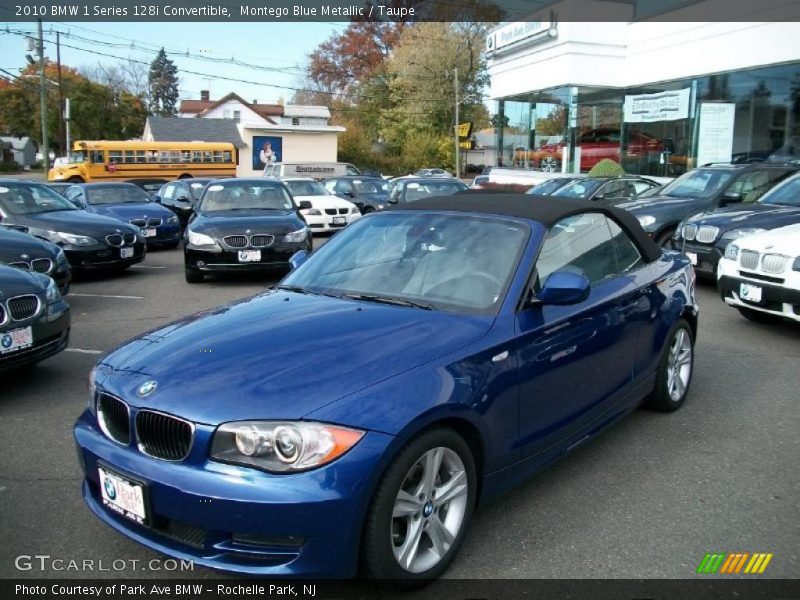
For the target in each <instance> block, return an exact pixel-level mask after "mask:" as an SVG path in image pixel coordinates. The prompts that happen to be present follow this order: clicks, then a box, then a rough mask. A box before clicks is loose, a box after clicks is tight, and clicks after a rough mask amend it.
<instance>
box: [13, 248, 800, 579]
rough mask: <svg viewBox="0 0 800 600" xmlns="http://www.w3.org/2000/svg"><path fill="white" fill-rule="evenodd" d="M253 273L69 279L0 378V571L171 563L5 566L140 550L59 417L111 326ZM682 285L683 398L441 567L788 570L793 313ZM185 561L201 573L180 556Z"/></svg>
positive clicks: (614, 439) (564, 475)
mask: <svg viewBox="0 0 800 600" xmlns="http://www.w3.org/2000/svg"><path fill="white" fill-rule="evenodd" d="M267 283H268V282H266V281H263V280H257V279H240V278H237V279H225V280H215V281H208V282H206V283H205V284H202V285H188V284H186V283H185V282H184V278H183V260H182V254H181V252H180V251H179V250H174V251H154V252H151V253H149V254H148V257H147V259H146V261H145V262H144V263H143V264H142V265H139V266H136V267H134V268H131V269H130V270H129V271H128V272H127V273H125V274H124V275H122V276H118V277H114V278H110V279H91V280H84V281H78V282H76V283H74V285H73V288H72V293H71V294H70V296H69V297H68V298H69V301H70V304H71V305H72V311H73V313H72V318H73V329H72V338H71V344H70V349H69V350H68V351H66V352H64V353H62V354H60V355H58V356H56V357H54V358H51V359H49V360H47V361H45V362H43V363H41V364H40V365H38V366H36V367H34V368H31V369H26V370H20V371H14V372H10V373H5V374H3V377H2V387H0V456H2V462H0V540H2V543H0V577H33V578H40V577H63V576H67V577H92V576H100V577H103V576H113V577H119V576H130V577H134V576H136V577H141V576H145V577H147V576H150V577H162V576H163V577H169V576H175V577H180V576H184V577H185V576H186V575H187V574H186V573H164V572H135V571H130V572H122V573H119V572H82V571H77V572H76V571H54V570H44V571H41V570H39V569H38V568H34V569H32V570H29V571H19V570H17V569H16V568H15V558H16V557H17V556H19V555H36V554H40V555H50V556H51V557H54V558H56V557H58V558H62V559H65V560H76V561H83V560H86V559H89V560H92V559H93V560H95V561H98V560H104V561H112V560H114V559H126V560H134V559H136V560H139V561H142V562H146V561H148V560H150V559H152V558H156V557H157V555H156V554H154V553H152V552H151V551H149V550H147V549H145V548H143V547H140V546H139V545H137V544H136V543H134V542H132V541H129V540H128V539H126V538H124V537H122V536H121V535H119V534H117V533H115V532H113V531H112V530H110V529H109V528H107V527H106V526H105V525H103V524H102V523H101V522H100V521H98V520H97V519H96V518H94V517H93V516H91V515H90V513H89V511H88V509H86V508H85V507H84V505H83V501H82V499H81V495H80V481H81V474H80V472H79V468H78V466H77V464H76V460H75V451H74V449H73V442H72V424H73V422H74V421H75V418H76V417H77V415H78V414H79V413H80V412H81V411H82V410H83V409H84V407H85V405H86V401H87V383H86V380H87V374H88V372H89V370H90V369H91V367H92V365H93V364H94V362H95V361H96V360H97V358H98V356H99V354H100V353H104V352H105V351H107V350H109V349H111V348H113V347H114V346H115V345H117V344H119V343H121V342H123V341H124V340H126V339H128V338H130V337H132V336H134V335H137V334H139V333H141V332H144V331H146V330H149V329H151V328H154V327H157V326H159V325H162V324H164V323H166V322H168V321H170V320H172V319H175V318H177V317H179V316H182V315H187V314H191V313H194V312H197V311H200V310H203V309H206V308H209V307H213V306H216V305H219V304H222V303H225V302H227V301H230V300H234V299H238V298H241V297H244V296H247V295H250V294H253V293H255V292H258V291H260V290H262V289H263V288H264V286H265V285H267ZM699 299H700V303H701V317H700V331H699V340H698V344H697V350H696V356H697V361H696V365H695V374H694V381H693V384H692V391H691V395H690V398H689V400H688V402H687V404H686V405H685V406H684V408H683V409H682V410H681V411H679V412H677V413H674V414H671V415H664V414H658V413H653V412H648V411H643V410H642V411H637V412H636V413H634V414H633V415H632V416H631V417H630V418H628V419H626V420H625V421H623V422H622V423H621V424H619V425H617V426H616V427H615V428H613V429H612V430H611V431H609V432H607V433H606V434H604V435H603V436H602V437H600V438H599V439H598V440H596V441H595V442H594V443H592V444H589V445H587V446H585V447H582V448H581V449H579V450H578V451H576V452H575V453H573V454H572V455H571V456H570V457H568V458H567V459H565V460H563V461H562V462H560V463H558V464H557V465H555V466H554V467H552V468H550V469H549V470H547V471H546V472H544V473H542V474H541V475H539V476H538V477H536V478H535V479H534V480H532V481H530V482H528V483H527V484H525V485H524V486H522V487H521V488H518V489H517V490H516V491H514V492H512V493H511V494H510V495H507V496H505V497H504V498H502V499H501V500H499V501H497V502H495V503H494V504H491V505H489V506H487V507H484V508H483V509H482V510H481V511H479V513H478V514H477V518H476V520H475V521H474V523H473V528H472V530H471V532H470V534H469V536H468V538H467V542H466V544H465V546H464V548H463V550H462V552H461V554H460V556H458V557H457V559H456V561H455V563H454V565H453V567H452V568H451V569H450V571H449V572H448V573H447V576H448V577H457V578H481V579H483V578H523V577H525V578H530V577H543V578H685V577H693V576H695V575H694V573H695V570H696V568H697V566H698V565H699V563H700V561H701V560H702V559H703V556H704V555H705V554H706V553H708V552H771V553H773V554H774V558H773V559H772V562H771V563H770V565H769V568H768V569H767V571H766V573H765V575H764V576H768V577H773V578H779V577H780V578H789V577H797V576H798V574H800V503H799V502H798V498H799V497H800V478H798V462H799V461H800V437H798V434H797V432H798V431H800V410H798V404H797V401H798V391H797V385H798V381H799V380H800V378H799V377H798V366H797V365H798V359H800V327H797V326H793V325H790V324H783V325H774V326H767V325H757V324H754V323H750V322H748V321H746V320H745V319H743V318H742V317H740V316H739V314H738V313H737V312H736V311H734V310H732V309H730V308H727V307H726V306H725V305H724V304H723V303H722V302H721V301H720V300H719V298H718V296H717V295H716V292H715V290H714V288H713V287H711V286H709V285H702V286H700V289H699ZM311 351H312V352H313V348H312V350H311ZM191 576H192V577H216V576H218V574H216V573H214V572H212V571H209V570H205V569H202V568H200V567H198V568H196V569H195V571H194V572H193V573H191ZM698 577H700V576H698ZM704 577H709V576H708V575H705V576H704Z"/></svg>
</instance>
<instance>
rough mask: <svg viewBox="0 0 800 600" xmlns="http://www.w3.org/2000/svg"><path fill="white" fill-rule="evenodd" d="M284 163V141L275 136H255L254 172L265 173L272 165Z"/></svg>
mask: <svg viewBox="0 0 800 600" xmlns="http://www.w3.org/2000/svg"><path fill="white" fill-rule="evenodd" d="M279 162H283V139H282V138H280V137H278V136H273V135H255V136H253V170H254V171H263V170H264V167H266V166H267V165H271V164H272V163H279Z"/></svg>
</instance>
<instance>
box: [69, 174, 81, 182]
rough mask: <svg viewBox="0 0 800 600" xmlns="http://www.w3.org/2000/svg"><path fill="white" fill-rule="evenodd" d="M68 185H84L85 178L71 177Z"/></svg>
mask: <svg viewBox="0 0 800 600" xmlns="http://www.w3.org/2000/svg"><path fill="white" fill-rule="evenodd" d="M67 183H83V177H78V176H77V175H76V176H74V177H70V178H69V179H67Z"/></svg>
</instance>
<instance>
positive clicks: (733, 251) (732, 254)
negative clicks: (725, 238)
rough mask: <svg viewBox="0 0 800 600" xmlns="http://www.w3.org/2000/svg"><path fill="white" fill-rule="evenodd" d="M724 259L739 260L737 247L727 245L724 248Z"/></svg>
mask: <svg viewBox="0 0 800 600" xmlns="http://www.w3.org/2000/svg"><path fill="white" fill-rule="evenodd" d="M725 258H727V259H728V260H739V246H737V245H736V244H728V247H727V248H725Z"/></svg>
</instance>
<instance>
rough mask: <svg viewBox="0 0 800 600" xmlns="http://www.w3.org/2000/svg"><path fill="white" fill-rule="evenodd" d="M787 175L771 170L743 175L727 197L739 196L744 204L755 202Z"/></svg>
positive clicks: (732, 185) (727, 192)
mask: <svg viewBox="0 0 800 600" xmlns="http://www.w3.org/2000/svg"><path fill="white" fill-rule="evenodd" d="M785 175H786V171H781V170H778V169H770V170H763V171H753V172H752V173H747V174H746V175H743V176H742V177H740V178H739V179H737V180H736V181H734V182H733V183H732V184H731V186H730V187H729V188H728V189H727V190H726V191H725V195H726V196H733V195H738V196H740V197H741V199H742V202H755V201H756V200H758V199H759V198H760V197H761V196H762V195H763V194H764V193H765V192H767V191H768V190H769V189H770V188H771V187H772V186H774V185H775V184H776V183H778V182H779V181H780V180H781V179H783V177H784V176H785Z"/></svg>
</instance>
